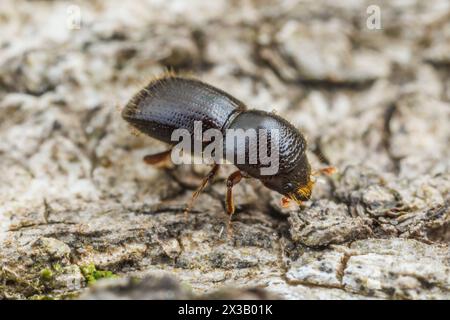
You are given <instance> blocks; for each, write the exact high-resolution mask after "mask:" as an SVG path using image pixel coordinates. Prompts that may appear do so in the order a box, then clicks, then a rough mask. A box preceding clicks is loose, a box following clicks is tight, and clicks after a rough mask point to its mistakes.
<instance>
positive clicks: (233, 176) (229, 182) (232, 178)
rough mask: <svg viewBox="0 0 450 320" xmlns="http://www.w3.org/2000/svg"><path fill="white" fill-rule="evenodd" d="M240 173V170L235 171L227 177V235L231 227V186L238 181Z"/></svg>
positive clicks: (232, 208)
mask: <svg viewBox="0 0 450 320" xmlns="http://www.w3.org/2000/svg"><path fill="white" fill-rule="evenodd" d="M242 177H243V176H242V174H241V172H240V171H235V172H233V173H232V174H230V176H229V177H228V179H227V196H226V207H227V213H228V224H227V230H228V237H230V236H231V234H232V231H233V230H232V229H231V217H232V216H233V213H234V201H233V187H234V186H235V185H236V184H238V183H239V181H241V179H242Z"/></svg>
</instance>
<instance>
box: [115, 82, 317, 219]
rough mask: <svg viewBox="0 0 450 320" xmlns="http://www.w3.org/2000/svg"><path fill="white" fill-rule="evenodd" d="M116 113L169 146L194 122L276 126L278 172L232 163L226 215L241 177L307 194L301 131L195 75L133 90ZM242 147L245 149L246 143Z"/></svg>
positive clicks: (151, 159) (292, 195) (150, 159)
mask: <svg viewBox="0 0 450 320" xmlns="http://www.w3.org/2000/svg"><path fill="white" fill-rule="evenodd" d="M122 117H123V118H124V119H125V120H126V121H127V122H128V123H130V124H131V125H132V126H133V127H135V128H137V129H138V130H139V131H141V132H143V133H144V134H147V135H149V136H151V137H153V138H156V139H158V140H160V141H163V142H166V143H168V144H170V145H171V146H173V145H174V144H175V143H174V141H171V135H172V132H173V131H174V130H175V129H187V130H188V131H189V132H190V133H193V130H194V122H195V121H201V122H202V123H203V126H202V130H207V129H210V128H214V129H218V130H221V131H222V132H223V133H224V132H225V130H226V129H244V130H245V129H249V128H253V129H255V130H257V129H266V130H268V131H270V130H273V129H277V130H278V132H279V133H280V140H279V170H278V172H277V173H276V174H273V175H261V174H260V171H259V170H258V169H259V163H257V164H248V163H244V164H235V166H236V167H237V168H238V169H239V170H238V171H236V172H234V173H233V174H231V175H230V177H229V178H228V180H227V195H226V204H227V212H228V214H229V215H230V218H231V214H232V213H233V212H234V205H233V199H232V188H233V186H234V185H235V184H236V183H238V182H239V181H240V180H241V178H242V177H252V178H256V179H259V180H260V181H261V182H262V183H263V184H264V185H265V186H266V187H267V188H269V189H272V190H275V191H277V192H279V193H280V194H282V195H283V196H285V197H286V198H288V199H292V200H295V201H296V202H298V203H299V202H301V201H306V200H308V199H309V198H310V196H311V190H312V186H313V182H312V180H311V167H310V165H309V162H308V159H307V156H306V153H305V150H306V140H305V138H304V136H303V135H302V134H301V133H300V132H299V131H298V130H297V129H296V128H295V127H294V126H292V125H291V124H290V123H289V122H288V121H286V120H285V119H283V118H282V117H280V116H278V115H275V114H273V113H268V112H264V111H260V110H248V109H247V108H246V106H245V104H244V103H242V102H241V101H239V100H238V99H236V98H234V97H232V96H231V95H229V94H227V93H226V92H224V91H222V90H220V89H217V88H215V87H213V86H211V85H208V84H206V83H203V82H201V81H198V80H195V79H190V78H184V77H179V76H176V75H165V76H163V77H161V78H159V79H156V80H153V81H151V82H150V83H149V84H148V85H147V86H146V87H145V88H143V89H142V90H141V91H139V92H138V93H137V94H136V95H135V96H134V97H133V98H132V99H131V100H130V101H129V103H128V104H127V105H126V107H125V108H124V109H123V111H122ZM169 151H170V150H169ZM169 151H167V152H164V153H160V154H156V155H149V156H146V157H145V158H144V160H145V161H146V162H147V163H151V164H154V163H157V162H158V161H161V160H162V159H164V158H166V156H167V155H169V154H170V153H169ZM244 152H246V153H249V152H251V150H250V151H249V149H248V148H246V149H245V151H244ZM245 156H246V157H247V156H248V154H245ZM218 169H219V164H215V165H214V166H213V168H212V170H211V171H210V173H209V174H208V176H207V177H205V179H204V180H203V183H202V184H201V186H200V187H199V189H198V190H197V191H196V192H195V193H194V196H193V200H194V199H195V198H196V197H197V196H198V194H199V193H200V192H201V191H202V190H203V188H204V187H205V186H206V184H207V183H208V181H210V180H211V179H212V178H213V177H214V175H215V174H216V172H217V170H218ZM193 200H192V202H193ZM191 205H192V203H191Z"/></svg>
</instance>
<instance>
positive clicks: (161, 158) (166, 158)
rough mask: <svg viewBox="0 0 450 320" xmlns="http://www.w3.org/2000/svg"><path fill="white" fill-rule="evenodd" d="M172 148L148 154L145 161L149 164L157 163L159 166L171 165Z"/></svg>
mask: <svg viewBox="0 0 450 320" xmlns="http://www.w3.org/2000/svg"><path fill="white" fill-rule="evenodd" d="M171 152H172V149H169V150H166V151H162V152H159V153H155V154H148V155H146V156H145V157H144V159H143V160H144V162H145V163H146V164H148V165H156V166H158V167H169V166H170V164H171V161H170V153H171Z"/></svg>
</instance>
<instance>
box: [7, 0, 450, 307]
mask: <svg viewBox="0 0 450 320" xmlns="http://www.w3.org/2000/svg"><path fill="white" fill-rule="evenodd" d="M74 4H75V5H78V6H79V8H80V9H81V27H80V29H74V30H72V29H70V28H67V19H68V12H67V8H68V6H69V5H74ZM371 4H377V5H379V7H380V9H381V17H382V29H381V30H369V29H368V28H367V26H366V19H367V17H368V14H367V13H366V10H367V7H368V6H369V5H371ZM1 6H2V9H1V13H0V30H2V31H1V33H0V111H1V113H0V172H1V179H0V247H1V250H0V298H36V299H39V298H52V297H53V298H67V297H77V296H79V295H80V294H81V297H84V298H93V299H95V298H111V297H116V298H187V297H207V298H217V297H231V298H266V297H278V298H285V299H298V298H305V299H315V298H319V299H324V298H328V299H330V298H331V299H354V298H357V299H359V298H389V299H391V298H400V299H403V298H405V299H411V298H413V299H426V298H436V299H449V298H450V252H449V243H450V195H449V189H450V170H449V168H450V160H449V159H450V148H449V142H450V128H449V123H450V5H449V2H448V1H446V0H442V1H440V0H435V1H420V0H416V1H408V2H404V1H398V2H396V1H387V0H386V1H373V0H371V1H351V2H346V1H344V2H342V3H341V2H337V1H332V0H329V1H326V0H324V1H311V2H309V1H305V2H299V1H298V2H297V1H283V2H278V1H269V0H267V1H242V2H233V1H230V2H229V1H202V0H198V1H135V2H128V1H119V0H109V1H85V2H77V1H74V2H63V1H17V0H2V5H1ZM166 67H171V68H173V69H175V70H176V71H180V72H190V73H193V74H194V75H196V76H197V77H199V78H200V79H202V80H204V81H206V82H209V83H211V84H213V85H215V86H217V87H220V88H223V89H225V90H227V91H228V92H229V93H231V94H233V95H234V96H236V97H237V98H239V99H240V100H242V101H245V102H246V103H247V104H248V105H249V106H251V107H255V108H258V109H262V110H267V111H272V110H276V112H277V113H278V114H280V115H282V116H284V117H286V118H287V119H289V120H290V121H291V122H292V123H293V124H294V125H296V126H297V127H298V128H300V129H301V130H302V131H303V132H304V133H305V135H306V136H307V138H308V141H309V157H310V159H311V162H312V165H313V167H315V168H319V167H321V166H325V165H326V164H332V165H334V166H336V167H337V168H338V172H337V173H336V174H335V175H333V176H331V177H329V178H328V177H327V178H321V179H319V181H318V182H317V183H316V186H315V189H314V192H313V198H312V199H311V201H309V202H307V203H305V206H304V207H303V208H298V207H291V208H288V209H284V208H281V207H280V205H279V202H280V196H279V195H278V194H276V193H272V192H270V191H268V190H267V189H265V188H263V187H262V186H261V184H260V183H259V182H258V181H252V180H246V181H244V182H243V183H240V184H239V185H238V186H237V187H236V192H235V195H236V197H235V201H236V204H237V214H236V215H235V218H234V225H233V227H234V234H233V237H232V239H231V240H228V239H227V236H226V232H224V227H225V224H226V215H225V213H224V194H225V185H224V179H225V178H226V176H227V173H229V172H230V171H232V168H225V169H224V170H222V171H221V172H220V175H219V177H218V178H217V179H216V180H215V182H214V184H213V185H212V186H210V187H209V188H207V189H206V191H205V192H204V193H203V194H202V195H201V196H200V197H199V200H198V201H197V203H196V205H195V207H194V210H193V211H192V212H191V214H190V216H189V217H188V218H187V219H184V216H183V209H184V206H185V204H186V203H187V201H188V200H189V198H190V196H191V193H192V191H193V190H194V189H195V187H196V186H197V185H198V184H199V182H200V180H201V177H202V175H204V174H205V173H206V172H207V170H208V169H209V168H208V167H207V166H179V167H176V168H174V169H165V170H160V169H157V168H153V167H150V166H147V165H145V164H144V163H143V162H142V157H143V156H144V155H146V154H149V153H153V152H156V151H161V150H164V146H163V145H161V144H159V143H157V142H155V141H154V140H152V139H150V138H148V137H145V136H142V135H140V136H135V135H133V134H132V132H131V130H130V128H128V127H127V125H126V124H125V123H124V121H123V120H122V119H121V117H120V112H119V111H120V107H121V106H123V105H124V104H125V103H126V102H127V101H128V99H130V97H131V96H132V95H133V94H134V93H135V92H136V91H137V90H138V89H140V87H141V86H142V85H143V84H145V82H146V81H148V79H150V78H152V77H153V76H155V75H158V74H160V73H161V72H163V71H164V69H165V68H166ZM101 278H113V279H108V280H101V281H99V283H98V284H96V285H93V283H94V282H96V281H97V280H99V279H101ZM139 279H144V280H142V282H140V280H139ZM89 288H90V289H89Z"/></svg>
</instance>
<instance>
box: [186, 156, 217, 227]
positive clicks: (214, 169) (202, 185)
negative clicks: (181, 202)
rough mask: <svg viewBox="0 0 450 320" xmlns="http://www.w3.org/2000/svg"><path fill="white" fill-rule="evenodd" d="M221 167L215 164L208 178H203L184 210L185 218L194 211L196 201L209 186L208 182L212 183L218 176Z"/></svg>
mask: <svg viewBox="0 0 450 320" xmlns="http://www.w3.org/2000/svg"><path fill="white" fill-rule="evenodd" d="M219 167H220V165H218V164H217V163H216V164H214V166H213V167H212V169H211V171H209V172H208V174H207V175H206V177H205V178H203V180H202V183H201V184H200V186H199V187H198V188H197V190H195V191H194V193H193V194H192V198H191V200H190V201H189V203H188V205H187V206H186V209H185V210H184V217H185V218H186V219H187V216H188V213H189V211H191V209H192V207H193V205H194V202H195V200H196V199H197V198H198V196H199V195H200V193H201V192H202V191H203V189H205V187H206V185H207V184H208V182H211V181H212V179H213V178H214V176H215V175H216V174H217V171H219Z"/></svg>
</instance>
